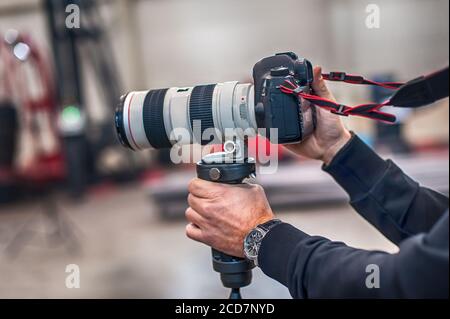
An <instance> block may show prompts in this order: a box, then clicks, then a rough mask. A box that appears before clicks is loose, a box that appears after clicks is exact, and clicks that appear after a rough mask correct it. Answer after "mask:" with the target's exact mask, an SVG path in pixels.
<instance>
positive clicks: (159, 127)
mask: <svg viewBox="0 0 450 319" xmlns="http://www.w3.org/2000/svg"><path fill="white" fill-rule="evenodd" d="M253 79H254V84H248V83H239V82H225V83H218V84H210V85H200V86H195V87H185V88H178V87H172V88H166V89H159V90H150V91H139V92H130V93H128V94H126V95H124V96H122V98H121V101H120V103H119V106H118V108H117V110H116V113H115V126H116V130H117V134H118V137H119V140H120V142H121V143H122V144H123V145H124V146H126V147H128V148H131V149H132V150H141V149H148V148H151V149H163V148H170V147H172V146H173V145H174V144H176V143H178V144H180V143H181V144H193V143H199V144H202V145H206V144H209V143H211V142H212V141H213V140H214V139H215V141H217V140H219V141H223V140H224V136H225V131H226V130H228V129H241V130H243V131H245V132H252V133H251V134H248V133H247V135H250V136H251V135H257V134H259V133H260V134H262V135H264V136H265V137H267V138H269V139H270V141H271V142H272V143H275V144H292V143H299V142H301V141H302V140H303V139H305V138H306V137H307V136H309V135H310V134H311V133H312V132H313V131H314V129H315V123H316V113H315V109H314V106H312V105H310V104H309V103H308V102H306V101H303V100H300V99H298V98H297V97H296V96H293V95H287V94H284V93H283V92H281V90H280V85H282V84H283V83H284V82H286V81H291V82H293V83H296V84H297V85H298V86H299V90H301V92H305V93H310V91H311V83H312V82H313V69H312V65H311V63H310V62H309V61H308V60H306V59H304V58H299V57H298V56H297V55H296V54H295V53H292V52H288V53H280V54H276V55H274V56H271V57H267V58H264V59H262V60H261V61H259V62H258V63H256V65H255V66H254V68H253ZM180 129H181V130H183V131H184V132H187V133H188V138H187V139H186V138H185V139H183V140H182V141H180V138H179V134H177V133H176V130H180ZM196 130H197V131H199V132H200V134H201V135H200V136H205V134H204V133H207V131H208V130H214V132H215V134H214V136H211V134H208V133H207V134H206V135H207V138H200V139H199V138H198V137H196V134H195V131H196ZM274 130H276V131H277V134H275V135H274V136H272V134H271V132H274ZM261 132H262V133H261ZM216 144H217V143H216Z"/></svg>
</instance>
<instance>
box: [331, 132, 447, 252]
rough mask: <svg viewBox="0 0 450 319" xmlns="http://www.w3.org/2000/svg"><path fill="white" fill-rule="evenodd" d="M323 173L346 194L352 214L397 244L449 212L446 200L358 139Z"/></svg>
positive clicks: (425, 228)
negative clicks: (355, 213)
mask: <svg viewBox="0 0 450 319" xmlns="http://www.w3.org/2000/svg"><path fill="white" fill-rule="evenodd" d="M324 170H325V171H326V172H328V173H329V174H331V175H332V176H333V178H334V179H335V180H336V181H337V182H338V183H339V185H341V186H342V187H343V188H344V190H345V191H346V192H347V193H348V194H349V196H350V203H351V205H352V206H353V207H354V208H355V210H356V211H357V212H358V213H359V214H361V215H362V216H363V217H364V218H365V219H366V220H367V221H369V222H370V223H371V224H372V225H374V226H375V227H376V228H377V229H378V230H379V231H381V232H382V233H383V234H384V235H385V236H386V237H387V238H389V239H390V240H391V241H393V242H394V243H396V244H398V243H400V242H401V241H402V240H403V239H405V238H408V237H409V236H411V235H415V234H418V233H421V232H428V231H429V230H430V229H431V227H432V226H433V225H434V224H435V223H436V221H437V220H438V219H439V218H440V217H441V216H442V214H443V213H444V212H445V211H446V210H447V209H448V198H447V197H445V196H443V195H442V194H440V193H437V192H434V191H432V190H429V189H427V188H423V187H420V186H419V184H418V183H416V182H415V181H413V180H412V179H411V178H409V177H408V176H407V175H405V174H404V173H403V172H402V171H401V170H400V168H398V167H397V166H396V165H395V164H394V163H393V162H392V161H390V160H388V161H384V160H383V159H381V158H380V157H379V156H378V155H377V154H376V153H375V152H374V151H373V150H372V149H371V148H369V147H368V146H367V145H366V144H364V143H363V142H362V141H361V140H360V139H359V138H358V137H357V136H353V137H352V139H351V140H350V141H349V142H348V143H347V144H346V145H345V146H344V147H343V148H342V149H341V150H340V151H339V152H338V153H337V154H336V156H335V157H334V159H333V160H332V161H331V163H330V164H329V165H327V166H324Z"/></svg>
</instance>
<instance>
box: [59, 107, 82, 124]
mask: <svg viewBox="0 0 450 319" xmlns="http://www.w3.org/2000/svg"><path fill="white" fill-rule="evenodd" d="M80 119H81V111H80V109H79V108H77V107H76V106H73V105H69V106H66V107H65V108H64V109H63V111H62V120H63V121H64V122H69V123H74V122H78V121H80Z"/></svg>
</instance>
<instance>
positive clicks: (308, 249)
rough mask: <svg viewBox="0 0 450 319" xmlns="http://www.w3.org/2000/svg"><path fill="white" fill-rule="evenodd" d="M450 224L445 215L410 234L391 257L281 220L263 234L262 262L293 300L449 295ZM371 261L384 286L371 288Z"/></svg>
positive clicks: (437, 296) (260, 257) (270, 275)
mask: <svg viewBox="0 0 450 319" xmlns="http://www.w3.org/2000/svg"><path fill="white" fill-rule="evenodd" d="M448 227H449V224H448V213H446V214H445V216H443V217H442V218H441V219H440V221H439V222H438V223H437V224H436V225H435V226H434V227H433V228H432V230H431V231H430V232H429V233H428V234H422V235H416V236H413V237H410V238H408V239H407V240H405V241H403V242H402V243H401V244H400V253H398V254H395V255H390V254H387V253H384V252H377V251H365V250H361V249H354V248H351V247H348V246H346V245H344V244H343V243H339V242H331V241H329V240H327V239H325V238H322V237H313V236H309V235H307V234H305V233H303V232H302V231H300V230H298V229H296V228H294V227H292V226H291V225H288V224H281V225H279V226H277V227H275V228H274V229H272V230H271V231H270V232H269V234H268V235H267V236H266V237H265V238H264V240H263V243H262V246H261V250H260V253H259V264H260V267H261V269H262V270H263V272H264V273H265V274H266V275H268V276H269V277H272V278H274V279H276V280H277V281H279V282H280V283H282V284H283V285H285V286H287V287H288V288H289V291H290V292H291V295H292V296H293V297H294V298H448V279H449V278H448V251H449V246H448ZM369 265H376V267H378V269H379V275H380V276H379V278H380V280H379V288H372V289H369V288H368V287H367V286H366V281H367V280H369V281H371V279H372V278H371V277H369V276H370V275H371V274H372V271H373V270H370V271H369V273H368V272H367V271H368V268H367V267H368V266H369ZM370 269H372V268H370ZM374 282H375V281H373V283H374Z"/></svg>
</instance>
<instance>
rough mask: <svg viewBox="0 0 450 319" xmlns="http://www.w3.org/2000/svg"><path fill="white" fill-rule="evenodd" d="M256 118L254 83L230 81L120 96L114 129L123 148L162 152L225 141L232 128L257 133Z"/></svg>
mask: <svg viewBox="0 0 450 319" xmlns="http://www.w3.org/2000/svg"><path fill="white" fill-rule="evenodd" d="M255 116H256V115H255V103H254V88H253V85H252V84H241V83H238V82H226V83H219V84H211V85H201V86H195V87H186V88H169V89H160V90H150V91H141V92H130V93H128V94H126V95H124V96H123V97H122V98H121V102H120V104H119V106H118V108H117V111H116V115H115V125H116V129H117V133H118V136H119V140H120V141H121V143H122V144H123V145H124V146H126V147H129V148H131V149H133V150H142V149H149V148H150V149H163V148H170V147H172V145H174V144H175V143H180V144H193V143H198V144H202V145H205V144H208V143H210V142H211V141H212V140H213V139H217V141H219V142H220V141H221V140H223V137H224V136H225V134H226V132H225V131H226V130H227V129H232V130H236V129H239V131H240V132H247V133H249V134H250V135H251V134H253V135H255V134H256V131H257V124H256V117H255ZM208 130H209V131H210V132H213V134H212V135H211V134H207V133H208ZM205 133H206V135H207V138H201V137H202V136H204V135H205Z"/></svg>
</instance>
